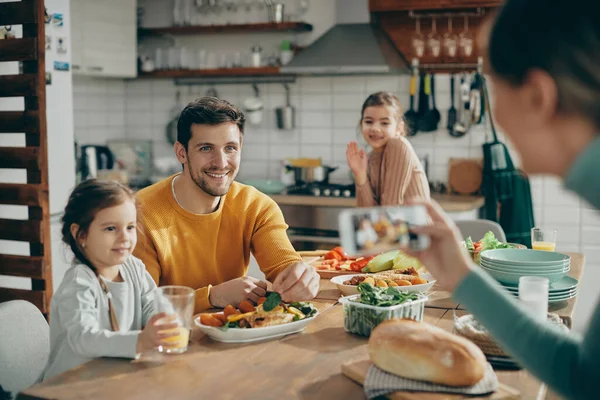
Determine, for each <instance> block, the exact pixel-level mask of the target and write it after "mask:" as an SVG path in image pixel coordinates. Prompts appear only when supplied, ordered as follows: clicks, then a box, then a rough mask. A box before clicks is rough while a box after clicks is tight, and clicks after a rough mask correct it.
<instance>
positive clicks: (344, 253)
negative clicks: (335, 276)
mask: <svg viewBox="0 0 600 400" xmlns="http://www.w3.org/2000/svg"><path fill="white" fill-rule="evenodd" d="M331 251H335V252H336V253H338V254H339V255H340V256H341V257H342V260H347V259H348V254H346V252H345V251H344V249H343V248H342V247H340V246H338V247H334V248H333V249H331Z"/></svg>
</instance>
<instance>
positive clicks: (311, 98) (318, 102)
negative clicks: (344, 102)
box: [301, 93, 333, 113]
mask: <svg viewBox="0 0 600 400" xmlns="http://www.w3.org/2000/svg"><path fill="white" fill-rule="evenodd" d="M301 101H302V112H303V113H304V112H306V111H329V113H330V112H331V107H332V104H333V102H332V99H331V94H330V93H327V94H306V95H304V96H302V100H301Z"/></svg>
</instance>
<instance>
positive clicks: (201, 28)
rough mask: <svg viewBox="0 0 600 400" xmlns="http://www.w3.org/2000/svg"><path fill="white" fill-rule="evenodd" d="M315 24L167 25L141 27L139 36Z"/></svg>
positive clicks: (296, 27) (281, 29)
mask: <svg viewBox="0 0 600 400" xmlns="http://www.w3.org/2000/svg"><path fill="white" fill-rule="evenodd" d="M312 29H313V26H312V25H311V24H308V23H306V22H282V23H279V24H278V23H275V22H265V23H260V24H231V25H192V26H166V27H161V28H139V29H138V35H139V36H150V35H195V34H201V33H240V32H246V33H251V32H310V31H312Z"/></svg>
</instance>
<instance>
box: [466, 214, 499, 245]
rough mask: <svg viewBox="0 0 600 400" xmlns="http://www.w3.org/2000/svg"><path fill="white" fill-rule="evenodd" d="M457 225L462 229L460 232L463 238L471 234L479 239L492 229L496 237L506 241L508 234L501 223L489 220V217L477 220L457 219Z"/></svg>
mask: <svg viewBox="0 0 600 400" xmlns="http://www.w3.org/2000/svg"><path fill="white" fill-rule="evenodd" d="M455 223H456V226H458V229H460V233H461V235H462V237H463V239H466V238H467V237H469V236H471V239H473V241H478V240H479V239H481V238H483V235H485V234H486V233H487V232H488V231H492V233H493V234H494V236H496V239H498V240H499V241H501V242H506V235H505V234H504V229H502V227H501V226H500V224H499V223H497V222H494V221H488V220H487V219H475V220H465V221H455Z"/></svg>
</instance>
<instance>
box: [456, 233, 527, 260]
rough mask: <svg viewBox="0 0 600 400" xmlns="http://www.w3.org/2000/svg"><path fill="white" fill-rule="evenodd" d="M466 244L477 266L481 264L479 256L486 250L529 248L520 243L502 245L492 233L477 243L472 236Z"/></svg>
mask: <svg viewBox="0 0 600 400" xmlns="http://www.w3.org/2000/svg"><path fill="white" fill-rule="evenodd" d="M464 244H465V247H466V248H467V251H468V252H469V254H471V257H472V258H473V261H474V262H475V263H476V264H479V254H480V253H481V252H482V251H485V250H494V249H526V248H527V246H524V245H522V244H518V243H502V242H501V241H499V240H498V239H497V238H496V236H495V235H494V233H493V232H491V231H490V232H487V233H486V234H485V235H483V238H482V239H481V240H479V241H477V242H474V241H473V239H472V238H471V236H469V237H468V238H467V239H466V240H465V241H464Z"/></svg>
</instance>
